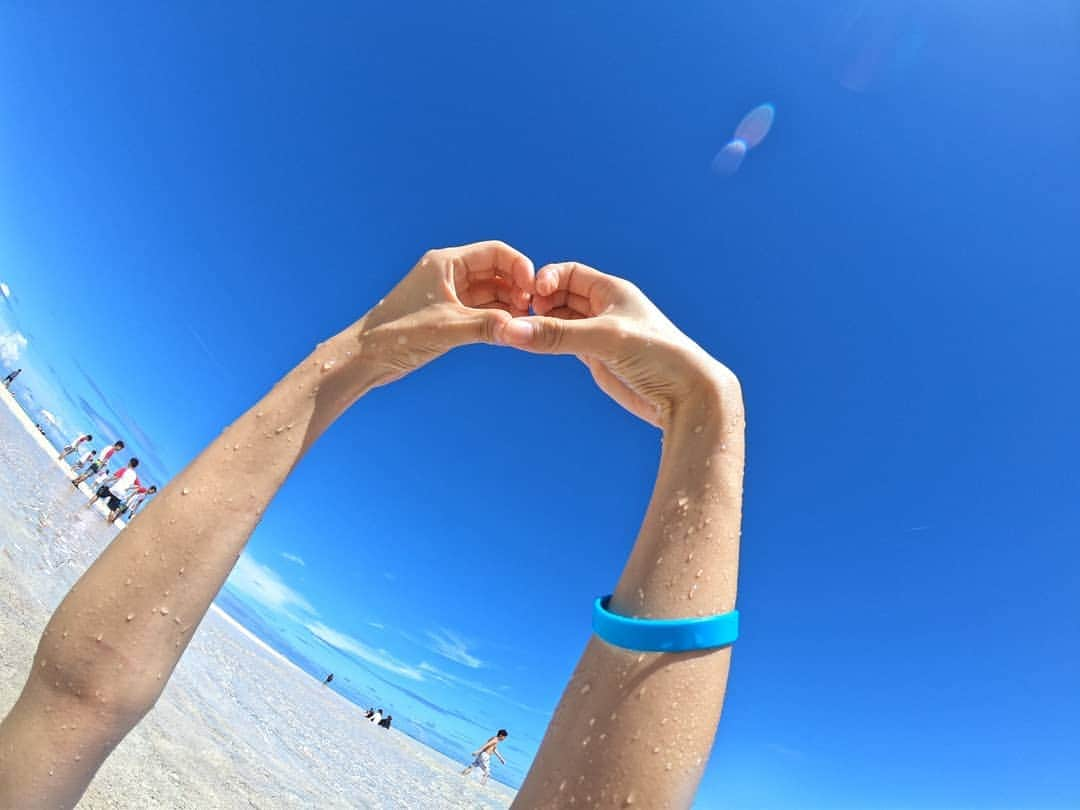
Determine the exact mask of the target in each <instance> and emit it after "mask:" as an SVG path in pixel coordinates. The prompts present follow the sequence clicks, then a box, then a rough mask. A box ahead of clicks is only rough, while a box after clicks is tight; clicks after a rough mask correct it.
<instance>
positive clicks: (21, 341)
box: [0, 331, 29, 365]
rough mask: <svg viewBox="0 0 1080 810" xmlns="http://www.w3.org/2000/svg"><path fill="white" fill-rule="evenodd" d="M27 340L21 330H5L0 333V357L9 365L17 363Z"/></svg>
mask: <svg viewBox="0 0 1080 810" xmlns="http://www.w3.org/2000/svg"><path fill="white" fill-rule="evenodd" d="M28 342H29V341H27V339H26V337H25V336H24V335H23V333H22V332H18V331H15V332H5V333H4V334H2V335H0V359H2V360H3V361H4V362H5V363H7V364H9V365H10V364H11V363H17V362H18V361H19V357H21V356H22V353H23V349H25V348H26V345H27V343H28Z"/></svg>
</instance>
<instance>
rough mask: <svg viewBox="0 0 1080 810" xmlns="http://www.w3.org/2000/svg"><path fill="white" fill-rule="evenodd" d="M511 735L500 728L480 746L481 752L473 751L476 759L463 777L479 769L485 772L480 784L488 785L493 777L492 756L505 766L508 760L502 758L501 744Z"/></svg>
mask: <svg viewBox="0 0 1080 810" xmlns="http://www.w3.org/2000/svg"><path fill="white" fill-rule="evenodd" d="M508 736H509V734H508V733H507V731H506V729H505V728H500V729H499V732H498V733H497V734H496V735H495V736H494V737H492V738H491V739H489V740H488V741H487V742H486V743H484V744H483V745H481V746H480V748H479V750H477V751H473V752H472V756H474V757H476V759H474V760H473V761H472V764H471V765H469V766H468V767H467V768H465V770H463V771H462V772H461V775H462V776H468V775H469V773H471V772H472V769H473V768H479V769H480V770H481V771H483V772H484V775H483V776H482V777H480V784H481V785H486V784H487V780H488V777H489V776H491V755H492V754H494V755H495V756H497V757H498V758H499V762H501V763H502V764H503V765H505V764H506V760H505V759H503V758H502V754H500V753H499V743H501V742H502V741H503V740H505V739H506V738H507V737H508Z"/></svg>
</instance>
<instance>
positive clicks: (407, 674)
mask: <svg viewBox="0 0 1080 810" xmlns="http://www.w3.org/2000/svg"><path fill="white" fill-rule="evenodd" d="M305 627H307V629H308V630H309V631H310V632H311V634H312V635H314V636H315V637H316V638H320V639H322V640H323V641H325V642H326V643H327V644H329V645H330V646H331V647H334V648H336V649H338V650H341V651H342V652H343V653H348V654H349V655H352V656H355V657H356V658H359V659H360V660H361V661H366V662H367V663H369V664H372V665H373V666H377V667H379V668H380V669H385V670H386V671H387V672H393V673H395V674H397V675H401V676H402V677H404V678H409V679H411V680H414V681H422V680H424V674H423V673H422V672H421V671H420V670H419V669H418V668H417V667H412V666H409V665H408V664H406V663H405V662H404V661H399V660H398V659H396V658H394V656H392V655H391V654H390V653H388V652H387V651H386V650H376V649H374V648H373V647H369V646H368V645H366V644H364V642H362V641H360V640H359V639H356V638H353V637H352V636H350V635H348V634H347V633H342V632H340V631H338V630H335V629H334V628H333V627H327V626H326V625H325V624H323V623H322V622H311V623H310V624H306V625H305Z"/></svg>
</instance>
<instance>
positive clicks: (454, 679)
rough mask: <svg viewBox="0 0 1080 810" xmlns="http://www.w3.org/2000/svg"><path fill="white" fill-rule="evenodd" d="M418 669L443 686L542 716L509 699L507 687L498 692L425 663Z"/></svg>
mask: <svg viewBox="0 0 1080 810" xmlns="http://www.w3.org/2000/svg"><path fill="white" fill-rule="evenodd" d="M420 669H421V670H423V671H424V672H425V673H426V674H428V675H430V676H431V677H432V678H434V679H435V680H437V681H442V682H443V683H445V684H448V685H451V686H460V687H462V688H464V689H470V690H472V691H474V692H479V693H481V694H484V695H490V696H491V697H494V698H497V699H499V700H501V701H503V702H504V703H507V704H509V705H511V706H516V707H517V708H519V709H523V710H524V711H527V712H533V713H534V714H540V715H542V714H544V712H542V711H541V710H540V709H537V708H534V707H532V706H527V705H525V704H524V703H520V702H518V701H516V700H514V699H512V698H511V697H509V696H508V695H507V694H506V693H507V692H508V691H510V687H509V686H500V687H499V688H498V690H496V689H492V688H491V687H490V686H487V685H485V684H482V683H479V682H478V681H471V680H469V679H468V678H460V677H458V676H457V675H452V674H450V673H449V672H444V671H443V670H441V669H439V668H438V667H437V666H434V665H433V664H429V663H428V662H427V661H423V662H421V664H420Z"/></svg>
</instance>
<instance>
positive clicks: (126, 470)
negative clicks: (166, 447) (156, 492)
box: [86, 458, 139, 512]
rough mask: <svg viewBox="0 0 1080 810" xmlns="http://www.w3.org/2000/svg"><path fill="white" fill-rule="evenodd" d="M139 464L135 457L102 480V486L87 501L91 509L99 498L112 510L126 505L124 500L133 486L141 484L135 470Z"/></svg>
mask: <svg viewBox="0 0 1080 810" xmlns="http://www.w3.org/2000/svg"><path fill="white" fill-rule="evenodd" d="M138 466H139V460H138V459H137V458H133V459H131V460H130V461H129V462H128V463H127V466H126V467H121V468H120V469H119V470H117V471H116V472H114V473H113V474H112V475H110V476H109V477H108V478H106V479H105V480H104V481H102V483H101V486H99V487H98V488H97V490H96V491H95V492H94V497H92V498H91V499H90V500H89V501H87V503H86V507H87V508H88V509H89V508H90V507H91V506H93V505H94V504H95V503H97V502H98V500H99V499H104V500H105V503H106V505H107V506H108V507H109V511H110V512H112V511H114V510H119V509H120V508H121V507H122V506H123V505H124V500H125V499H126V498H127V495H128V492H130V490H131V489H132V487H137V486H139V476H138V474H137V473H136V472H135V468H136V467H138Z"/></svg>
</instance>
